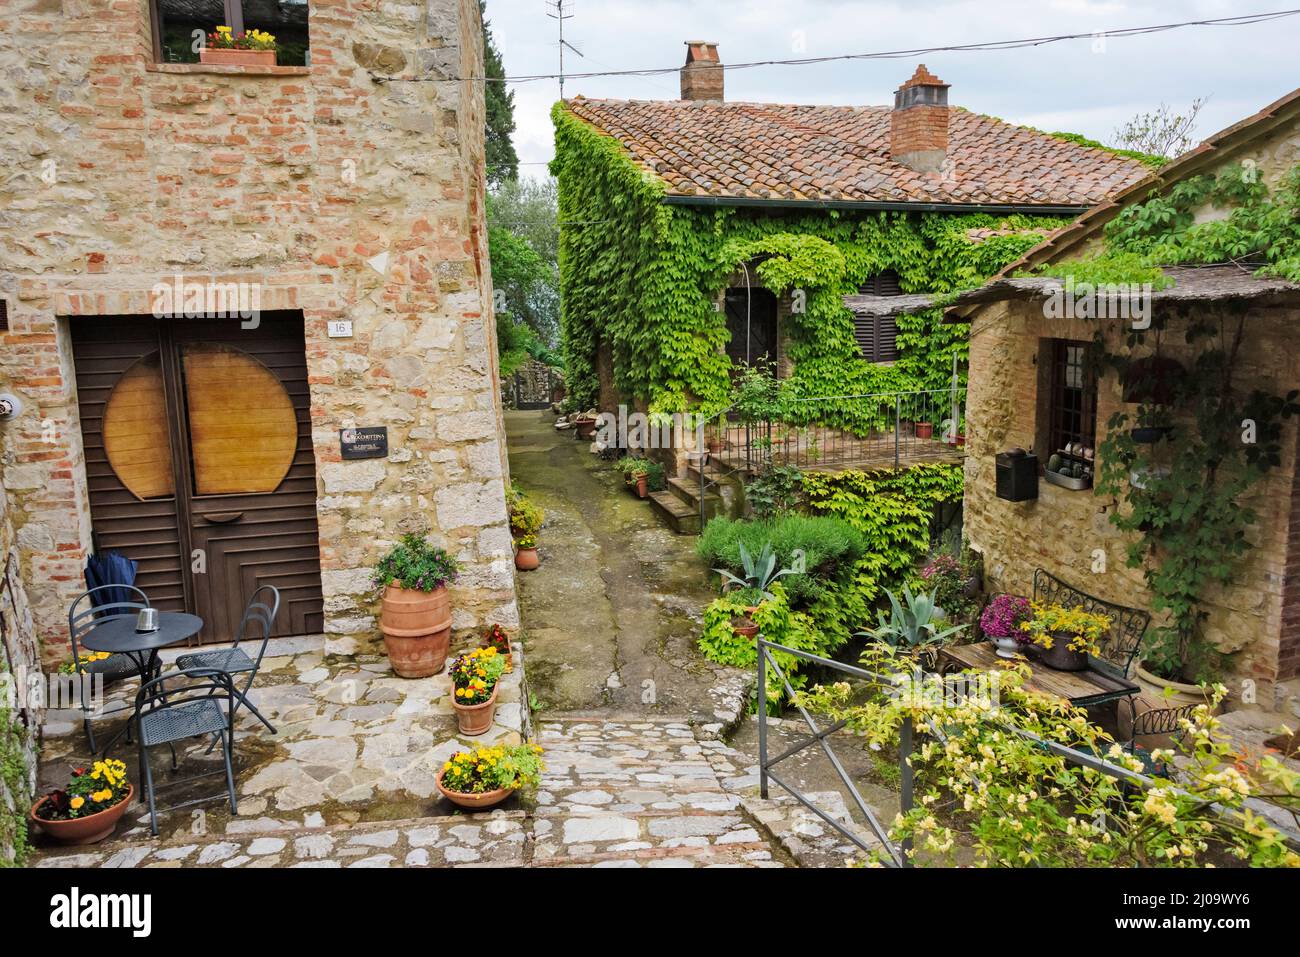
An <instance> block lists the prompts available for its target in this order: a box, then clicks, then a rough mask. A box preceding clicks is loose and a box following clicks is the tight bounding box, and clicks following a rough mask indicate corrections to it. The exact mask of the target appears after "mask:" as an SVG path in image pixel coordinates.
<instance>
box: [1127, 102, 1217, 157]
mask: <svg viewBox="0 0 1300 957" xmlns="http://www.w3.org/2000/svg"><path fill="white" fill-rule="evenodd" d="M1208 100H1209V97H1208V96H1202V97H1197V98H1196V99H1194V100H1192V103H1191V106H1189V107H1188V108H1187V111H1186V112H1185V113H1175V112H1174V109H1173V107H1171V106H1170V105H1169V104H1168V103H1161V104H1160V106H1158V107H1157V108H1156V109H1154V110H1152V111H1150V112H1149V113H1139V114H1138V115H1137V116H1135V117H1133V118H1132V119H1131V120H1129V121H1128V122H1127V123H1125V124H1124V125H1123V126H1120V127H1117V128H1116V129H1115V136H1114V141H1115V143H1114V145H1115V146H1118V147H1121V148H1122V149H1127V150H1137V151H1138V152H1140V153H1151V154H1154V155H1156V156H1168V157H1169V158H1171V159H1172V158H1173V157H1175V156H1178V155H1180V154H1182V153H1186V152H1187V151H1188V150H1189V149H1191V148H1192V146H1193V145H1194V143H1195V140H1194V139H1193V136H1192V134H1193V131H1194V130H1195V129H1196V117H1197V116H1198V115H1200V112H1201V108H1202V107H1204V106H1205V104H1206V102H1207V101H1208Z"/></svg>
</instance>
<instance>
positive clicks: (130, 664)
mask: <svg viewBox="0 0 1300 957" xmlns="http://www.w3.org/2000/svg"><path fill="white" fill-rule="evenodd" d="M110 591H112V592H124V593H127V594H129V595H130V596H131V597H133V598H139V601H110V602H105V603H103V604H99V605H96V604H95V599H96V597H100V598H103V597H104V593H106V592H110ZM148 607H150V606H149V596H148V595H146V594H145V593H144V592H142V591H141V590H140V589H138V588H136V587H135V586H134V585H100V586H99V587H97V588H92V589H90V590H89V591H87V592H83V593H82V594H81V595H78V596H77V598H76V600H75V601H73V603H72V608H71V609H69V611H68V635H69V639H70V641H71V644H72V662H73V666H74V668H75V670H74V672H73V679H74V680H75V681H76V682H77V684H78V686H79V689H80V690H79V692H78V694H79V695H80V700H81V713H82V721H81V723H82V726H83V727H84V728H85V730H86V740H87V741H88V742H89V744H90V750H91V752H92V753H94V752H97V750H98V749H97V748H96V747H95V731H94V728H93V727H92V726H91V722H90V717H91V715H92V714H93V713H94V705H93V703H92V701H91V700H90V699H91V695H92V689H91V685H92V682H93V677H94V676H95V675H102V676H103V683H104V686H105V687H107V686H108V685H111V684H114V683H116V682H118V681H121V680H123V679H124V678H134V677H137V676H138V675H139V673H140V669H139V668H138V667H137V666H136V663H135V661H133V660H132V659H131V657H130V656H129V655H109V656H108V657H107V658H100V659H99V660H98V661H85V660H84V659H83V656H82V653H81V639H82V638H84V637H85V636H86V634H87V633H88V632H90V631H91V630H93V629H94V628H95V627H96V626H97V625H102V624H103V623H104V622H106V621H111V620H113V619H115V618H135V617H136V616H137V615H138V614H139V613H140V609H142V608H148ZM82 675H89V676H91V680H86V679H85V678H82ZM131 710H132V707H131V705H130V704H124V705H122V706H121V707H119V708H111V709H109V710H106V711H101V712H100V713H99V715H98V717H101V718H102V717H108V716H110V715H114V714H121V713H123V712H126V711H131ZM128 733H129V731H128Z"/></svg>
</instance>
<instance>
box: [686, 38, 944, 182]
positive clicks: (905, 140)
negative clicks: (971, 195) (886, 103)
mask: <svg viewBox="0 0 1300 957" xmlns="http://www.w3.org/2000/svg"><path fill="white" fill-rule="evenodd" d="M683 82H684V81H683ZM949 86H950V84H948V83H944V82H943V81H942V80H940V79H939V78H938V77H937V76H935V75H934V74H933V73H931V72H930V71H929V70H927V69H926V68H925V64H924V63H922V64H921V65H920V66H918V67H917V68H916V72H915V73H913V74H912V78H911V79H910V80H908V81H907V82H906V83H904V84H903V85H902V86H900V87H899V88H898V89H897V90H896V91H895V92H894V109H893V110H892V111H891V112H890V114H889V153H890V155H891V156H892V157H893V158H894V160H895V161H896V162H899V163H902V164H903V165H904V166H910V167H911V168H912V169H914V170H916V171H917V172H918V173H937V172H939V170H940V169H941V168H942V167H943V161H944V157H946V156H947V155H948V87H949Z"/></svg>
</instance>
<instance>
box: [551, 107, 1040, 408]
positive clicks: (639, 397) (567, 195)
mask: <svg viewBox="0 0 1300 957" xmlns="http://www.w3.org/2000/svg"><path fill="white" fill-rule="evenodd" d="M553 119H554V121H555V129H556V158H555V161H554V162H553V163H552V167H551V168H552V171H553V173H554V174H555V176H556V177H557V179H558V180H559V190H560V200H559V213H560V221H561V223H563V224H565V225H563V226H562V227H561V234H560V253H559V259H560V282H561V297H562V303H563V305H562V314H561V332H562V339H563V350H564V358H565V366H566V372H567V376H566V379H567V382H568V385H569V390H570V395H571V396H572V397H573V400H574V404H575V405H576V406H581V407H583V408H587V407H591V406H594V405H596V404H597V396H598V392H599V384H598V376H597V350H598V348H599V346H600V345H601V344H602V343H604V344H605V345H606V346H607V347H608V348H609V350H610V352H611V356H612V363H613V376H614V384H615V386H616V387H617V389H618V391H619V392H620V393H621V394H622V396H623V398H624V399H627V400H631V401H641V402H644V403H645V404H646V405H647V406H648V407H649V409H651V410H652V411H663V412H677V411H685V410H687V409H695V408H703V409H705V410H706V411H708V410H714V411H716V410H720V409H722V408H724V407H725V406H726V405H727V404H728V397H729V394H730V379H729V370H730V365H731V363H730V359H728V357H727V356H726V355H725V354H724V352H723V348H724V346H725V344H726V342H727V338H728V333H727V326H726V317H725V314H724V313H722V312H720V311H718V310H717V309H715V301H716V299H717V297H718V294H719V293H720V292H721V291H722V290H723V288H724V287H725V286H726V285H727V282H728V279H729V277H730V276H731V275H732V273H733V272H734V270H735V269H736V268H737V267H738V266H739V265H740V264H741V263H747V262H752V261H754V260H755V259H759V260H760V262H759V265H758V266H757V274H758V277H759V278H760V280H761V281H762V283H763V284H764V285H765V286H766V287H767V288H769V289H771V290H772V291H773V292H774V293H776V294H777V295H778V296H780V295H784V294H788V293H790V292H791V291H793V290H801V291H802V295H801V296H800V299H801V300H803V307H804V308H803V311H802V312H798V311H794V312H792V313H791V314H790V315H789V316H788V318H787V320H786V323H785V326H786V327H785V329H784V333H785V335H786V336H787V341H788V358H789V359H790V360H791V361H792V362H793V365H794V368H793V372H792V374H791V376H790V379H789V385H788V389H789V394H790V395H791V397H805V398H813V397H819V396H834V395H861V394H869V393H875V392H886V391H897V390H912V389H927V388H930V389H941V388H945V387H946V386H947V385H948V384H949V381H950V377H951V372H952V360H953V357H954V356H956V357H957V358H958V360H959V365H960V366H961V367H963V368H964V366H965V363H966V358H967V340H966V333H967V329H966V327H965V326H963V325H960V324H958V325H953V324H947V325H945V324H944V323H943V322H942V321H941V311H940V310H938V309H932V310H928V311H926V312H922V313H918V314H915V315H911V316H902V317H899V320H898V327H899V337H898V348H899V353H900V355H899V359H898V361H897V362H895V363H894V364H893V365H876V364H873V363H868V362H865V361H863V360H862V359H861V358H859V352H858V349H857V346H856V344H855V342H854V339H853V317H852V315H851V313H850V312H849V311H848V310H847V309H846V308H845V306H844V303H843V297H844V296H845V295H847V294H853V293H856V292H857V290H858V287H859V286H860V285H861V284H862V282H864V281H865V280H866V279H868V278H869V277H871V276H873V275H875V274H877V273H879V272H881V271H883V270H885V269H893V270H895V271H896V272H897V273H898V274H899V276H900V278H901V282H902V286H903V290H904V291H905V292H939V293H943V292H949V291H952V290H955V289H960V288H965V287H969V286H974V285H978V284H979V283H980V282H981V281H982V280H984V279H985V278H987V277H988V276H989V275H991V274H993V273H994V272H996V271H997V270H998V269H1000V268H1001V267H1002V266H1004V265H1006V264H1007V263H1009V262H1012V261H1014V260H1015V259H1017V258H1019V256H1020V255H1021V254H1023V253H1024V252H1025V251H1026V250H1027V249H1028V248H1030V247H1031V246H1033V245H1035V244H1037V243H1038V242H1039V241H1040V240H1041V239H1042V238H1043V236H1044V235H1045V233H1046V232H1048V231H1050V230H1052V229H1055V228H1056V227H1058V226H1060V225H1061V223H1062V220H1061V219H1059V218H1054V217H1030V216H1023V215H1013V216H1005V217H1000V216H992V215H986V214H966V215H955V214H937V213H936V214H931V213H923V214H914V213H885V212H866V213H858V212H851V211H838V210H817V211H815V212H802V211H798V210H793V211H792V210H776V211H769V210H759V209H752V208H749V209H743V208H736V207H710V208H706V207H695V206H679V205H671V206H669V205H665V204H664V203H663V201H662V200H663V197H664V186H663V183H662V182H661V181H660V180H659V179H658V178H657V177H655V176H653V175H652V174H650V173H648V172H645V171H643V170H642V169H641V168H640V167H639V166H637V165H636V164H635V163H634V162H633V161H632V160H631V159H630V158H629V157H628V156H627V154H626V153H625V151H624V150H623V148H622V147H621V146H620V144H619V143H618V142H617V141H616V140H615V139H613V138H612V137H610V136H607V135H605V134H603V133H600V132H598V131H597V130H595V129H594V128H593V127H591V126H590V125H588V124H587V123H585V122H583V121H582V120H580V119H577V118H576V117H574V116H573V115H572V114H571V113H569V112H568V111H567V110H566V109H565V108H564V107H563V105H557V106H556V107H555V110H554V113H553ZM972 230H980V231H981V232H980V233H979V234H978V236H977V237H976V238H973V237H972V236H971V235H970V234H971V231H972Z"/></svg>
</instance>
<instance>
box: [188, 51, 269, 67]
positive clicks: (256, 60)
mask: <svg viewBox="0 0 1300 957" xmlns="http://www.w3.org/2000/svg"><path fill="white" fill-rule="evenodd" d="M199 62H200V63H210V64H213V65H214V66H275V51H274V50H225V49H220V48H218V47H200V48H199Z"/></svg>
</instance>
